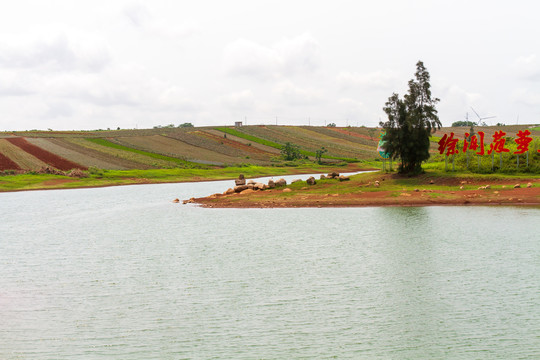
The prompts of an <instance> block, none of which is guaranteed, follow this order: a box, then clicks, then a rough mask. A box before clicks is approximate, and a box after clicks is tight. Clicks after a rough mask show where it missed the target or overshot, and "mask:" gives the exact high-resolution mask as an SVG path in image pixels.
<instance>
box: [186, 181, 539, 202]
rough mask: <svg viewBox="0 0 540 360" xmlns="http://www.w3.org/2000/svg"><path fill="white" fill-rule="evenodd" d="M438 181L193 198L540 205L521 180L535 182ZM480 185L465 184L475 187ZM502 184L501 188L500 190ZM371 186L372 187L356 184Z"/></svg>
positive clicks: (534, 189) (536, 188)
mask: <svg viewBox="0 0 540 360" xmlns="http://www.w3.org/2000/svg"><path fill="white" fill-rule="evenodd" d="M449 180H450V181H448V182H446V181H445V182H441V183H438V185H444V186H446V187H447V189H443V190H439V189H438V190H429V189H422V188H421V187H420V188H419V189H418V191H410V190H409V191H405V190H404V191H395V190H393V191H391V190H378V191H358V192H356V193H349V194H320V193H319V194H313V193H309V190H307V188H306V191H303V190H297V191H296V192H295V193H294V194H292V196H288V197H283V196H279V195H280V194H281V193H282V192H283V189H273V190H265V191H256V192H249V191H248V193H247V194H243V193H239V194H236V193H235V194H232V195H224V194H214V195H211V196H208V197H205V198H198V199H193V202H195V203H199V204H201V205H203V206H205V207H216V208H290V207H364V206H433V205H535V206H538V205H540V187H539V186H538V185H536V186H532V187H530V188H527V187H525V184H526V182H525V183H523V181H528V182H531V183H532V184H538V183H540V180H538V179H531V180H522V183H521V187H520V188H514V187H513V185H515V180H514V181H510V180H501V181H498V182H496V183H495V184H496V185H499V187H498V188H497V190H494V189H479V188H475V189H470V188H469V189H468V190H465V189H464V190H461V189H460V188H459V187H460V184H459V182H458V181H456V180H454V179H449ZM480 184H481V182H479V181H478V182H476V181H475V182H468V184H467V185H468V186H469V187H471V186H475V187H476V186H477V185H480ZM503 184H504V187H502V188H501V187H500V186H501V185H503ZM362 187H373V185H368V184H364V185H360V186H359V189H361V188H362Z"/></svg>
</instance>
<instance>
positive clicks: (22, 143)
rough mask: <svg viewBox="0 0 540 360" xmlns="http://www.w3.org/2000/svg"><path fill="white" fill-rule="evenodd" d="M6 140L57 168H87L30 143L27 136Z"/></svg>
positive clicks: (64, 169)
mask: <svg viewBox="0 0 540 360" xmlns="http://www.w3.org/2000/svg"><path fill="white" fill-rule="evenodd" d="M6 140H7V141H9V142H10V143H12V144H13V145H16V146H18V147H19V148H21V149H22V150H24V151H26V152H27V153H29V154H31V155H33V156H35V157H36V158H38V159H39V160H41V161H43V162H45V163H47V164H50V165H51V166H53V167H55V168H57V169H58V170H63V171H66V170H71V169H82V170H87V168H86V167H85V166H82V165H79V164H76V163H74V162H72V161H69V160H66V159H64V158H62V157H60V156H58V155H55V154H53V153H51V152H48V151H47V150H44V149H42V148H40V147H38V146H36V145H33V144H31V143H29V142H28V141H26V139H25V138H22V137H17V138H9V139H6Z"/></svg>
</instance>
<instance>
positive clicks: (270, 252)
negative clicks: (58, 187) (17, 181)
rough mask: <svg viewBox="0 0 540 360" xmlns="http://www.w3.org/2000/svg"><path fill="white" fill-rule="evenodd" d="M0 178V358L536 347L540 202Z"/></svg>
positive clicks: (431, 352) (489, 351)
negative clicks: (342, 201)
mask: <svg viewBox="0 0 540 360" xmlns="http://www.w3.org/2000/svg"><path fill="white" fill-rule="evenodd" d="M229 183H230V181H229V182H212V183H196V184H167V185H142V186H125V187H114V188H102V189H81V190H62V191H34V192H21V193H4V194H0V274H1V276H0V359H333V358H337V359H538V358H540V209H539V208H527V207H472V206H471V207H408V208H397V207H386V208H337V209H335V208H332V209H324V208H322V209H241V210H236V209H203V208H199V207H196V206H191V205H181V204H173V203H172V202H171V200H173V199H174V198H180V199H187V198H190V197H192V196H202V195H208V194H211V193H214V192H217V191H223V190H225V189H226V188H227V187H229V186H230V184H229Z"/></svg>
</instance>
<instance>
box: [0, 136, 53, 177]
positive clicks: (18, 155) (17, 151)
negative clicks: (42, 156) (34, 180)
mask: <svg viewBox="0 0 540 360" xmlns="http://www.w3.org/2000/svg"><path fill="white" fill-rule="evenodd" d="M0 152H1V153H2V154H4V155H5V156H6V157H7V158H9V159H10V160H11V161H13V162H14V163H15V164H16V165H17V166H18V168H20V169H22V170H33V171H34V170H39V169H41V168H44V167H46V166H47V163H45V162H43V161H41V160H39V159H38V158H36V157H35V156H33V155H30V154H29V153H27V152H26V151H23V150H22V149H21V148H19V147H18V146H15V145H13V144H12V143H11V142H9V141H7V139H0ZM6 170H8V169H6ZM14 170H15V169H14Z"/></svg>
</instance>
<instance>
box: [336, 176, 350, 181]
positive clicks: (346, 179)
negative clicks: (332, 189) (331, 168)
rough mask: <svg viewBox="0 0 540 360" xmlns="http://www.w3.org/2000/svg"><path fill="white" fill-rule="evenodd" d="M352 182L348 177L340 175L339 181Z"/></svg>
mask: <svg viewBox="0 0 540 360" xmlns="http://www.w3.org/2000/svg"><path fill="white" fill-rule="evenodd" d="M349 180H351V179H350V178H349V177H348V176H345V175H340V176H339V181H349Z"/></svg>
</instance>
